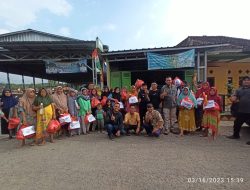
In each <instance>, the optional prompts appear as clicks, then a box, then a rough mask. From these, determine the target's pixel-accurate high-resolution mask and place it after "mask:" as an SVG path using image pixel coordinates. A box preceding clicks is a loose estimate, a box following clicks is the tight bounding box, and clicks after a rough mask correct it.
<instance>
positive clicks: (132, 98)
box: [128, 96, 138, 104]
mask: <svg viewBox="0 0 250 190" xmlns="http://www.w3.org/2000/svg"><path fill="white" fill-rule="evenodd" d="M128 102H129V103H130V104H136V103H138V98H137V97H136V96H131V97H130V98H129V99H128Z"/></svg>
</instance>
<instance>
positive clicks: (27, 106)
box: [19, 88, 36, 116]
mask: <svg viewBox="0 0 250 190" xmlns="http://www.w3.org/2000/svg"><path fill="white" fill-rule="evenodd" d="M32 91H34V95H35V90H34V89H33V88H27V89H26V90H25V92H24V94H23V96H22V97H21V98H20V100H19V101H20V105H21V106H22V107H23V109H24V110H25V113H26V114H28V115H30V116H35V114H36V113H35V112H34V111H33V109H32V105H33V103H34V100H35V98H36V96H34V97H33V98H30V97H29V94H30V92H32Z"/></svg>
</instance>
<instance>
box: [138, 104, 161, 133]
mask: <svg viewBox="0 0 250 190" xmlns="http://www.w3.org/2000/svg"><path fill="white" fill-rule="evenodd" d="M147 110H148V111H147V112H146V115H145V120H144V124H143V127H144V129H145V130H146V132H147V135H148V136H156V137H159V136H160V134H161V130H162V128H163V119H162V117H161V114H160V112H158V111H156V110H154V107H153V104H148V105H147Z"/></svg>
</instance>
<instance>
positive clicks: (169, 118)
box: [161, 77, 177, 135]
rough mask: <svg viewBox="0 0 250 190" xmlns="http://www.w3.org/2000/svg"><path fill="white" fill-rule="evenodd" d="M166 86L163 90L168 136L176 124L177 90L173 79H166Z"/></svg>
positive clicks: (165, 124)
mask: <svg viewBox="0 0 250 190" xmlns="http://www.w3.org/2000/svg"><path fill="white" fill-rule="evenodd" d="M165 82H166V85H164V86H163V87H162V89H161V99H162V100H163V117H164V130H165V131H164V134H165V135H168V134H169V132H170V130H171V129H173V128H174V124H175V122H176V99H177V88H176V86H175V85H173V84H172V78H171V77H166V81H165Z"/></svg>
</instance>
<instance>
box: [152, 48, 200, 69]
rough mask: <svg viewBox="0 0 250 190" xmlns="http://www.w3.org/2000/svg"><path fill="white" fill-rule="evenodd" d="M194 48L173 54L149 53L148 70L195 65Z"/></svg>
mask: <svg viewBox="0 0 250 190" xmlns="http://www.w3.org/2000/svg"><path fill="white" fill-rule="evenodd" d="M194 58H195V51H194V49H192V50H189V51H186V52H183V53H178V54H172V55H160V54H156V53H147V59H148V70H156V69H176V68H184V67H194V66H195V63H194Z"/></svg>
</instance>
